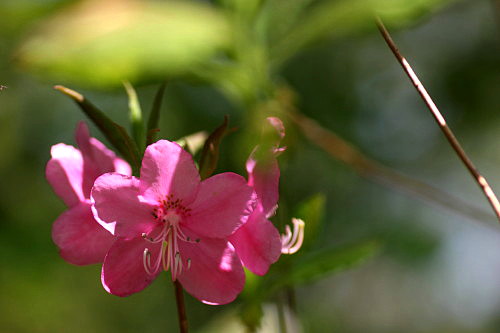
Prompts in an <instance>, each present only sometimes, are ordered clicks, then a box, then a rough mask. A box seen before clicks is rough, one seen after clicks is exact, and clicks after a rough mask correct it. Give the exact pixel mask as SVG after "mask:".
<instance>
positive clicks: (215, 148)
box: [200, 116, 229, 179]
mask: <svg viewBox="0 0 500 333" xmlns="http://www.w3.org/2000/svg"><path fill="white" fill-rule="evenodd" d="M228 124H229V118H228V117H227V116H225V117H224V122H223V123H222V125H220V126H219V127H217V128H216V129H215V130H214V131H213V132H212V134H210V136H209V137H208V138H207V140H206V141H205V144H204V145H203V150H202V152H201V158H200V176H201V179H206V178H208V177H210V175H212V173H214V171H215V169H216V168H217V162H218V161H219V146H220V143H221V141H222V138H223V137H224V136H225V135H226V132H227V126H228Z"/></svg>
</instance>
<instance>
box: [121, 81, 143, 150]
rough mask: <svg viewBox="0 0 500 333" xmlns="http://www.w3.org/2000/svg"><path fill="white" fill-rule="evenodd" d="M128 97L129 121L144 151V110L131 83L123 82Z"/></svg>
mask: <svg viewBox="0 0 500 333" xmlns="http://www.w3.org/2000/svg"><path fill="white" fill-rule="evenodd" d="M123 85H124V86H125V90H126V91H127V95H128V108H129V119H130V124H131V127H132V137H133V138H134V140H135V143H136V144H137V147H139V149H140V150H142V148H143V146H144V122H143V120H142V110H141V104H140V102H139V98H138V97H137V93H136V91H135V89H134V87H133V86H132V84H130V82H128V81H125V82H123Z"/></svg>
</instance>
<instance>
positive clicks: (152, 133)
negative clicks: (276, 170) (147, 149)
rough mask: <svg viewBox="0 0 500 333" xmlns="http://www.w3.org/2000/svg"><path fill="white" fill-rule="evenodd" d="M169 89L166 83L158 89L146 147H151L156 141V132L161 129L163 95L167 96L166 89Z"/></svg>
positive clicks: (150, 118)
mask: <svg viewBox="0 0 500 333" xmlns="http://www.w3.org/2000/svg"><path fill="white" fill-rule="evenodd" d="M166 87H167V83H166V82H164V83H162V84H161V85H160V87H159V88H158V91H157V92H156V95H155V99H154V102H153V107H152V109H151V113H150V114H149V119H148V128H147V133H146V136H147V137H146V145H147V146H149V145H150V144H152V143H153V142H155V139H156V132H158V131H159V130H160V129H159V128H158V122H159V120H160V109H161V103H162V102H163V95H164V94H165V88H166Z"/></svg>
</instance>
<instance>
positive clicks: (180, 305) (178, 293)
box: [174, 281, 188, 333]
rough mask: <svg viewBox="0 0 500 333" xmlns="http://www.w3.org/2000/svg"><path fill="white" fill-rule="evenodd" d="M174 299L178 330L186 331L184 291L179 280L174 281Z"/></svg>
mask: <svg viewBox="0 0 500 333" xmlns="http://www.w3.org/2000/svg"><path fill="white" fill-rule="evenodd" d="M174 287H175V301H176V302H177V315H178V317H179V332H180V333H188V320H187V316H186V306H185V305H184V291H183V288H182V285H181V284H180V283H179V281H174Z"/></svg>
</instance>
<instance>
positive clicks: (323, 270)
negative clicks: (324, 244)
mask: <svg viewBox="0 0 500 333" xmlns="http://www.w3.org/2000/svg"><path fill="white" fill-rule="evenodd" d="M380 248H381V246H380V243H379V242H378V241H374V240H370V241H363V242H360V243H357V244H351V245H348V246H344V247H341V248H333V249H328V250H323V251H320V252H316V253H310V254H308V255H306V256H303V257H301V258H300V260H298V261H297V262H295V263H294V265H293V266H292V267H291V269H290V270H289V271H288V272H287V273H286V275H284V276H282V277H281V278H280V279H279V280H278V282H277V283H278V286H281V287H282V286H294V285H297V284H304V283H310V282H313V281H315V280H318V279H320V278H322V277H324V276H327V275H330V274H332V273H336V272H341V271H345V270H347V269H349V268H352V267H354V266H356V265H359V264H361V263H363V262H365V261H366V260H368V259H370V258H372V257H373V256H375V255H376V254H377V253H378V252H379V251H380Z"/></svg>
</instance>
